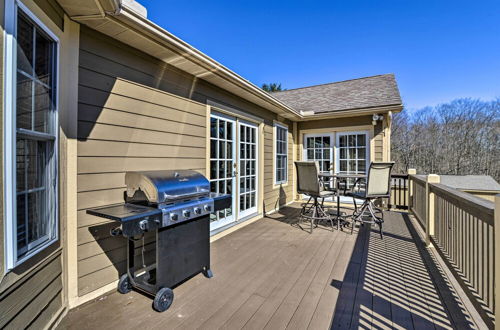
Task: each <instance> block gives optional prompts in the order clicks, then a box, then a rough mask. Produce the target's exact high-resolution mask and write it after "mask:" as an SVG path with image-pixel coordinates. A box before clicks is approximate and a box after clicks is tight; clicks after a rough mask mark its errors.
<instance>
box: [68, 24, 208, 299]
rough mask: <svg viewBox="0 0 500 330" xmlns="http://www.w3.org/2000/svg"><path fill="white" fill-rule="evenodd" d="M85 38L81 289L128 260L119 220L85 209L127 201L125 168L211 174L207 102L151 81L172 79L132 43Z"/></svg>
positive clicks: (100, 282)
mask: <svg viewBox="0 0 500 330" xmlns="http://www.w3.org/2000/svg"><path fill="white" fill-rule="evenodd" d="M80 45H81V46H80V47H81V50H80V67H79V104H78V188H77V189H78V198H77V199H78V230H77V238H78V242H77V244H78V254H77V255H78V278H79V281H78V294H79V295H83V294H86V293H89V292H91V291H93V290H95V289H98V288H100V287H102V286H104V285H106V284H108V283H111V282H113V281H115V280H116V279H117V278H118V275H120V274H122V273H124V272H125V266H126V265H125V260H126V249H125V243H126V240H125V239H123V238H121V237H111V236H110V235H109V230H110V229H111V228H112V226H113V223H110V222H108V221H106V220H104V219H99V218H97V217H92V216H89V215H87V214H86V209H88V208H93V207H98V206H102V205H108V204H113V203H120V202H122V201H123V192H124V190H125V184H124V173H125V172H126V171H134V170H159V169H194V170H198V171H200V172H202V173H205V162H206V159H205V142H206V129H205V125H206V124H205V123H206V107H205V105H203V104H200V103H197V102H193V101H190V100H188V99H186V98H181V97H178V96H175V95H172V94H169V93H166V92H165V91H162V90H159V89H157V88H153V87H161V86H170V84H165V82H164V81H163V80H162V78H163V77H157V76H155V75H157V73H158V72H159V71H158V67H156V70H155V67H154V66H153V64H152V63H154V62H148V61H145V60H143V58H142V57H141V56H138V54H137V52H136V51H134V50H130V49H127V51H124V49H121V48H120V47H119V45H117V44H115V43H107V42H104V41H103V40H102V39H101V38H100V36H99V35H97V34H96V33H93V32H92V31H91V30H88V29H82V33H81V41H80ZM164 90H168V89H167V88H164ZM169 91H172V89H170V90H169ZM103 220H104V221H103Z"/></svg>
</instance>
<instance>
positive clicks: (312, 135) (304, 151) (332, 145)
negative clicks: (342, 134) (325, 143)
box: [302, 133, 336, 173]
mask: <svg viewBox="0 0 500 330" xmlns="http://www.w3.org/2000/svg"><path fill="white" fill-rule="evenodd" d="M324 136H328V137H329V138H330V148H329V149H330V159H329V160H330V168H331V167H332V165H333V160H334V159H333V156H334V152H335V142H336V141H335V139H334V133H306V134H304V136H303V142H302V143H303V148H302V159H304V160H309V158H308V157H307V138H315V137H324ZM335 156H336V155H335ZM326 172H330V173H332V170H329V171H326Z"/></svg>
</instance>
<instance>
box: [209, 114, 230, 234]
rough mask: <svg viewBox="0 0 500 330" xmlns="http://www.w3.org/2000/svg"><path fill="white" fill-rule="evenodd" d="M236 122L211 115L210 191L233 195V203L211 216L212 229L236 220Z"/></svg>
mask: <svg viewBox="0 0 500 330" xmlns="http://www.w3.org/2000/svg"><path fill="white" fill-rule="evenodd" d="M235 133H236V123H235V121H234V120H232V119H228V118H225V117H221V116H217V115H212V116H211V117H210V173H209V174H210V191H212V192H217V193H224V194H231V195H233V205H232V207H230V208H227V209H225V210H222V211H218V212H217V214H212V215H211V218H210V230H214V229H218V228H220V227H223V226H225V225H227V224H230V223H231V222H234V221H236V217H235V216H234V212H233V210H234V209H235V207H234V206H235V202H234V200H235V198H234V192H235V185H236V180H235V171H234V165H235V164H236V152H235V149H236V145H235V143H234V141H235V136H236V134H235Z"/></svg>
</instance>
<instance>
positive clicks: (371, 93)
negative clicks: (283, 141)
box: [272, 74, 402, 113]
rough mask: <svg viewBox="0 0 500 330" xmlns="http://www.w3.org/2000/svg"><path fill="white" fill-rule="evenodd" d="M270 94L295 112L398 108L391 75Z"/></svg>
mask: <svg viewBox="0 0 500 330" xmlns="http://www.w3.org/2000/svg"><path fill="white" fill-rule="evenodd" d="M272 95H273V96H274V97H275V98H277V99H278V100H280V101H282V102H283V103H285V104H287V105H288V106H290V107H292V108H293V109H295V110H298V111H313V112H314V113H323V112H335V111H341V110H351V109H360V108H372V107H381V106H389V105H401V103H402V102H401V96H400V95H399V90H398V86H397V83H396V78H395V77H394V75H393V74H383V75H378V76H372V77H366V78H359V79H352V80H345V81H339V82H333V83H329V84H323V85H316V86H309V87H303V88H297V89H290V90H286V91H282V92H275V93H272Z"/></svg>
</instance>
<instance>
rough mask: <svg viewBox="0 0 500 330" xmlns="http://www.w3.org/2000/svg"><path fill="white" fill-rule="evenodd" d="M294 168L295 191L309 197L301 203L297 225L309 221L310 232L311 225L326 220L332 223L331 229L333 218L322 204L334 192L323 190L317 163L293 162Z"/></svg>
mask: <svg viewBox="0 0 500 330" xmlns="http://www.w3.org/2000/svg"><path fill="white" fill-rule="evenodd" d="M295 168H296V169H297V192H298V193H299V194H304V195H306V196H307V197H309V200H308V201H307V202H306V203H304V204H302V209H301V211H300V216H299V220H298V222H297V225H298V226H299V227H300V228H302V227H301V226H300V221H302V220H306V221H310V223H311V231H310V232H311V233H312V231H313V227H314V226H317V223H318V222H319V221H325V220H326V221H328V222H330V224H331V225H332V231H333V219H332V217H331V216H330V215H329V214H328V212H326V210H325V208H324V206H323V204H324V200H325V198H327V197H333V196H334V195H335V192H334V191H332V190H325V188H324V186H323V183H322V182H321V181H320V180H319V177H318V174H319V163H318V162H312V161H301V162H295ZM320 200H321V201H320Z"/></svg>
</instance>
